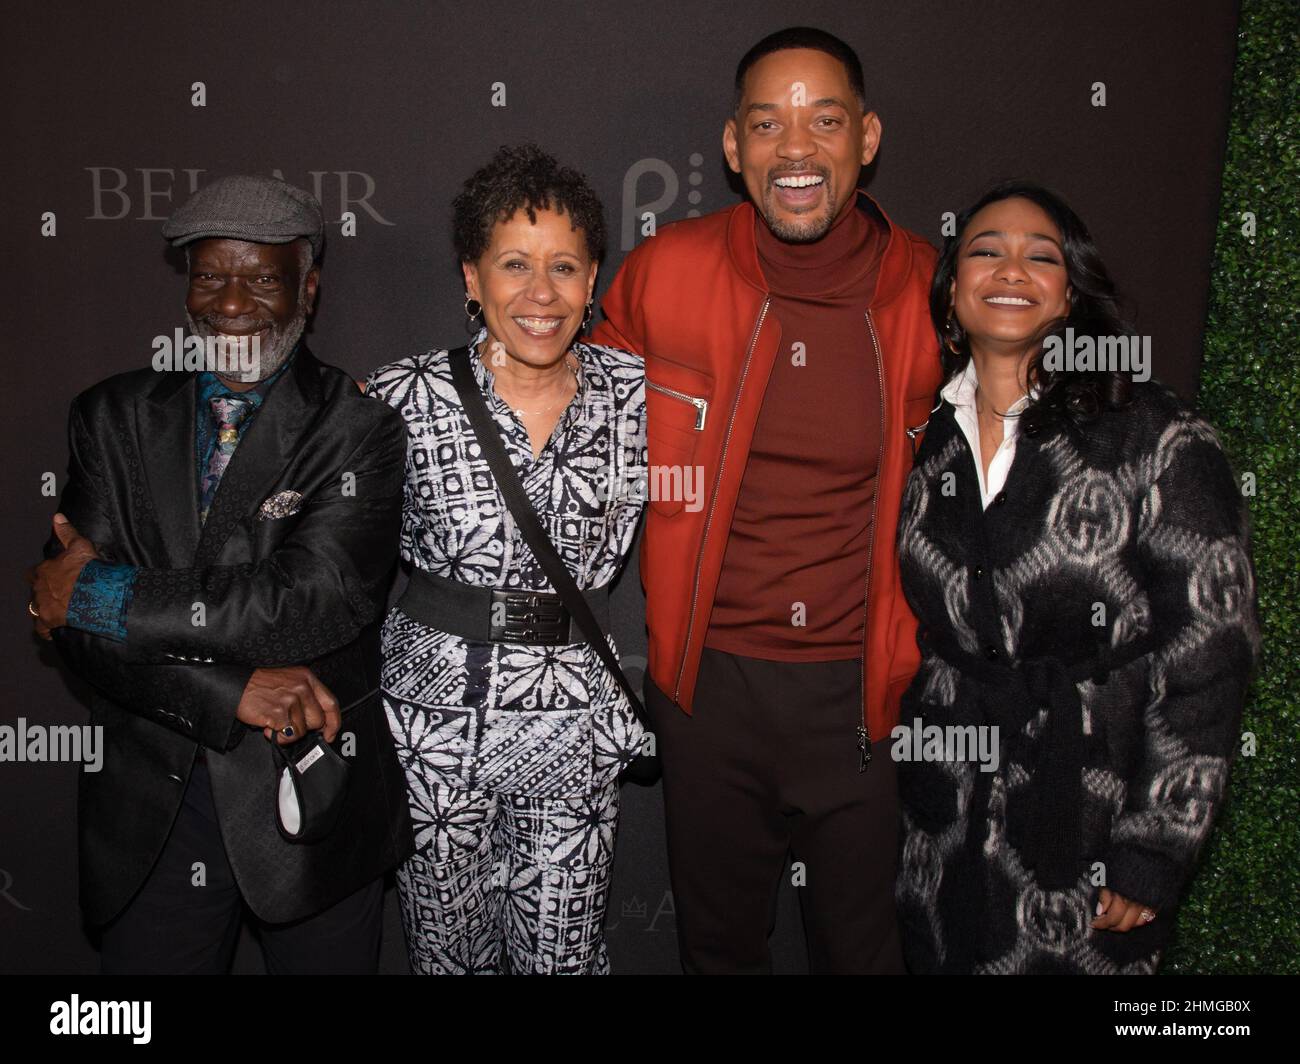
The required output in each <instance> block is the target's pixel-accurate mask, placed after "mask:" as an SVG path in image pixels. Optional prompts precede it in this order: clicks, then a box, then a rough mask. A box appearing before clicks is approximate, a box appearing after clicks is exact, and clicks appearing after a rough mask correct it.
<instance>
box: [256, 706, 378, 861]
mask: <svg viewBox="0 0 1300 1064" xmlns="http://www.w3.org/2000/svg"><path fill="white" fill-rule="evenodd" d="M378 693H379V688H378V687H376V688H373V689H372V690H370V691H367V692H366V693H365V694H364V695H362V696H361V697H360V698H358V699H355V700H354V701H352V702H349V703H348V704H347V705H346V706H344V707H343V708H342V709H341V710H340V711H339V712H340V713H341V714H346V713H347V712H348V710H350V709H354V708H355V707H357V706H359V705H360V704H361V703H362V702H364V701H366V700H367V699H368V698H371V697H372V696H374V695H376V694H378ZM271 766H272V768H273V770H274V772H275V776H276V789H275V826H276V828H277V829H278V830H279V832H280V836H281V837H282V838H283V839H284V840H285V841H286V842H317V841H319V840H320V839H323V838H324V837H325V836H326V835H328V834H329V833H330V832H331V831H333V830H334V825H335V824H337V823H338V819H339V814H340V813H342V812H343V804H344V801H345V799H346V798H347V794H348V763H347V762H346V761H344V760H343V758H342V757H340V756H339V754H338V752H337V751H335V749H334V748H333V747H332V746H330V744H329V743H327V742H326V741H325V736H324V735H322V734H321V733H320V732H318V731H315V732H310V733H308V734H307V735H306V736H304V737H303V738H301V739H299V740H298V741H297V742H296V743H285V744H284V745H283V746H281V745H280V744H279V743H277V742H276V741H275V739H274V737H272V739H271Z"/></svg>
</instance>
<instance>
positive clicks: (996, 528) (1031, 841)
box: [895, 184, 1258, 973]
mask: <svg viewBox="0 0 1300 1064" xmlns="http://www.w3.org/2000/svg"><path fill="white" fill-rule="evenodd" d="M931 310H932V314H933V317H934V322H935V327H936V329H937V330H938V331H939V334H940V338H941V341H942V343H943V345H944V353H943V360H944V369H945V381H946V383H945V385H944V386H943V388H942V390H941V393H940V395H941V398H940V401H939V404H938V406H936V408H935V410H934V412H933V413H932V414H931V416H930V419H929V421H928V423H927V425H926V426H925V427H924V429H925V431H924V438H923V443H922V444H921V446H920V448H919V451H918V453H917V455H916V461H915V466H914V468H913V471H912V473H911V476H910V478H909V480H908V485H907V489H906V493H905V495H904V499H903V512H902V517H901V520H900V524H899V534H898V548H899V553H900V559H901V566H902V576H903V581H904V587H905V590H906V594H907V597H908V601H909V603H910V604H911V606H912V608H913V610H914V611H915V612H916V614H917V617H918V618H919V620H920V624H921V628H920V631H919V633H918V642H919V644H920V647H921V652H922V664H921V668H920V671H919V672H918V673H917V676H916V679H915V680H914V682H913V683H912V685H911V686H910V688H909V689H908V692H907V694H906V696H905V698H904V700H903V704H902V707H903V709H902V716H901V720H902V724H900V726H899V729H898V730H897V732H896V739H897V742H896V746H895V756H896V758H897V759H898V760H899V761H900V762H901V763H900V766H899V769H900V777H899V788H900V794H901V799H902V802H901V804H902V809H903V832H902V843H901V846H902V857H901V862H900V873H899V880H898V890H897V898H898V904H899V914H900V921H901V926H902V929H903V936H904V950H905V953H906V955H907V959H908V964H909V967H910V968H911V970H912V971H913V972H976V973H1025V972H1075V973H1121V972H1129V973H1149V972H1152V971H1154V970H1155V967H1156V965H1157V963H1158V961H1159V957H1160V952H1161V950H1162V948H1163V946H1164V944H1165V942H1166V940H1167V936H1168V932H1169V930H1170V925H1171V923H1172V917H1173V913H1174V908H1175V906H1176V904H1177V902H1178V899H1179V896H1180V893H1181V891H1182V890H1183V888H1184V886H1185V884H1186V882H1187V880H1188V878H1189V875H1190V873H1191V870H1192V865H1193V861H1194V859H1195V857H1196V854H1197V852H1198V850H1199V849H1200V847H1201V845H1202V844H1203V843H1204V841H1205V838H1206V836H1207V835H1208V834H1209V831H1210V826H1211V823H1212V821H1213V818H1214V815H1215V813H1216V811H1217V809H1218V807H1219V804H1220V802H1221V800H1222V798H1223V793H1224V787H1225V784H1226V782H1227V777H1228V766H1229V761H1230V758H1231V755H1232V753H1233V751H1234V747H1235V744H1236V742H1237V734H1238V724H1239V721H1240V714H1241V709H1242V702H1243V698H1244V693H1245V689H1246V684H1247V680H1248V676H1249V673H1250V671H1251V668H1252V666H1253V662H1254V658H1255V656H1256V654H1257V652H1258V628H1257V622H1256V616H1255V587H1254V575H1253V571H1252V566H1251V561H1250V549H1249V537H1248V531H1247V513H1246V509H1245V505H1244V503H1243V499H1242V493H1241V491H1240V490H1239V487H1238V484H1237V482H1236V481H1235V479H1234V477H1233V474H1232V472H1231V470H1230V469H1229V466H1228V462H1227V461H1226V459H1225V457H1224V455H1223V452H1222V450H1221V448H1220V445H1219V443H1218V440H1217V439H1216V437H1215V434H1214V432H1213V430H1212V429H1211V428H1210V426H1209V425H1208V424H1206V422H1205V421H1203V420H1201V419H1200V418H1199V417H1197V416H1196V415H1194V414H1193V413H1191V412H1190V411H1189V410H1187V409H1186V408H1185V407H1184V405H1183V404H1182V403H1181V402H1180V401H1179V400H1178V399H1177V398H1176V397H1175V396H1174V395H1173V394H1172V393H1171V392H1169V391H1168V390H1167V389H1166V388H1164V387H1163V386H1161V385H1159V384H1157V383H1155V382H1154V381H1151V380H1150V379H1149V376H1150V372H1149V365H1148V364H1147V360H1146V358H1145V357H1144V356H1145V354H1149V347H1147V348H1145V349H1144V348H1143V346H1142V345H1141V344H1140V343H1139V340H1138V338H1137V337H1132V336H1130V335H1129V330H1127V329H1126V328H1125V327H1124V326H1123V325H1122V324H1121V322H1120V319H1119V315H1118V312H1117V310H1116V302H1115V292H1114V287H1113V285H1112V283H1111V281H1110V278H1109V276H1108V274H1107V272H1106V269H1105V266H1104V265H1103V263H1102V262H1101V259H1100V257H1099V256H1098V253H1097V250H1096V247H1095V246H1094V244H1093V242H1092V240H1091V238H1090V237H1089V235H1088V232H1087V230H1086V228H1085V227H1084V226H1083V224H1082V222H1081V221H1080V220H1079V219H1078V217H1077V216H1076V215H1075V214H1074V212H1073V211H1071V210H1070V208H1069V207H1068V206H1066V205H1065V204H1064V203H1063V202H1061V200H1060V199H1059V198H1057V197H1056V196H1055V195H1053V194H1052V193H1050V192H1048V191H1046V190H1044V189H1042V188H1039V187H1038V186H1034V185H1026V184H1017V185H1004V186H1001V187H999V188H996V189H994V190H992V191H991V192H989V193H987V194H986V195H985V196H984V197H982V198H981V199H980V200H979V201H978V202H977V203H976V204H975V205H974V206H972V207H971V208H969V209H968V210H966V211H963V212H962V214H961V215H960V216H959V217H958V224H957V233H956V235H954V236H953V237H951V238H950V239H949V240H948V242H947V245H946V246H945V248H944V252H943V255H942V256H941V258H940V261H939V263H938V265H937V267H936V274H935V279H934V284H933V288H932V291H931ZM1107 338H1111V339H1107ZM1098 341H1104V342H1100V343H1099V342H1098ZM912 433H913V435H914V436H916V435H919V433H918V432H917V430H916V429H915V428H914V429H913V430H912ZM976 751H978V755H976Z"/></svg>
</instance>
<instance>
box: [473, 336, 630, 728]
mask: <svg viewBox="0 0 1300 1064" xmlns="http://www.w3.org/2000/svg"><path fill="white" fill-rule="evenodd" d="M448 357H449V359H450V362H451V379H452V382H453V383H454V384H455V385H456V394H457V395H458V396H460V403H461V407H462V408H463V409H464V411H465V414H466V416H468V417H469V423H470V425H472V426H473V428H474V435H475V436H476V437H477V439H478V445H479V447H480V448H481V449H482V451H483V457H484V458H486V459H487V464H488V466H489V468H491V470H492V475H493V476H494V477H495V478H496V482H497V487H499V488H500V489H501V494H502V495H503V496H505V500H506V506H507V507H508V508H509V510H510V513H511V514H513V515H514V519H515V523H516V524H517V525H518V526H519V531H520V532H521V533H523V537H524V541H525V542H526V543H527V544H528V546H529V547H530V548H531V549H532V552H533V557H534V558H536V559H537V564H538V565H540V566H541V567H542V571H543V572H544V573H545V574H546V578H547V579H548V580H550V582H551V586H552V587H553V588H555V590H556V593H557V594H558V595H559V596H560V600H561V601H562V602H563V603H564V605H565V607H566V608H567V609H568V611H569V613H570V614H571V615H572V616H573V619H574V620H575V621H577V622H578V627H579V628H580V629H582V634H583V635H584V636H585V637H586V639H587V642H588V643H590V644H591V647H592V649H593V650H595V652H596V653H597V654H598V655H600V660H601V661H602V662H604V663H605V668H607V669H609V671H610V674H611V675H612V676H613V677H614V679H616V680H617V681H618V685H619V687H621V688H622V689H623V693H624V694H625V695H627V698H628V701H629V702H631V703H632V711H633V712H634V713H635V714H636V716H637V719H638V720H639V721H640V722H641V724H642V726H644V727H645V728H646V729H647V730H649V728H650V725H649V723H648V721H647V720H646V714H645V707H644V706H643V705H642V704H641V699H640V697H638V695H637V693H636V692H635V691H634V690H633V689H632V684H631V683H630V682H628V678H627V676H626V675H625V674H624V672H623V670H622V668H620V667H619V664H618V660H617V659H616V658H615V657H614V652H613V651H612V650H610V648H609V643H607V642H606V641H605V633H604V632H602V631H601V628H600V622H599V621H597V620H596V618H595V615H594V614H593V613H592V612H591V607H590V606H588V605H587V600H586V599H585V598H583V597H582V592H581V591H580V590H579V589H578V585H577V583H576V582H575V581H574V579H573V576H572V574H571V573H570V572H569V569H568V566H566V565H565V564H564V562H563V561H562V560H561V558H560V556H559V554H557V553H556V551H555V546H554V544H552V543H551V539H550V537H549V536H548V535H547V534H546V530H545V529H544V528H542V523H541V522H540V521H539V520H538V519H537V514H536V512H535V511H534V510H533V507H532V504H531V503H530V502H529V501H528V495H527V494H526V493H525V492H524V486H523V484H522V483H520V480H519V474H518V473H516V472H515V467H514V466H513V465H511V464H510V456H509V455H507V454H506V449H505V445H504V444H503V443H502V442H501V435H500V433H499V432H498V431H497V426H496V423H495V422H494V421H493V420H492V415H491V414H490V413H488V408H487V403H485V402H484V401H483V393H482V392H481V391H479V387H478V382H477V381H475V380H474V371H473V370H472V369H471V368H470V363H469V360H470V353H469V348H468V347H458V348H456V349H455V350H454V351H451V352H450V353H449V356H448Z"/></svg>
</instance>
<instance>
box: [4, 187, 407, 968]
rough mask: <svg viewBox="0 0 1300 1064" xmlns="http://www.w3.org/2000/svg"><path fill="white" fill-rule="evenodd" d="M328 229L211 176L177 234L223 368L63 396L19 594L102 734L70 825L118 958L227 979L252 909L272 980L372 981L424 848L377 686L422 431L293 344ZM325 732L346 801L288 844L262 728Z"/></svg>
mask: <svg viewBox="0 0 1300 1064" xmlns="http://www.w3.org/2000/svg"><path fill="white" fill-rule="evenodd" d="M323 228H324V222H323V218H322V215H321V211H320V206H319V204H317V202H316V201H315V199H313V198H312V197H311V196H309V195H308V194H307V193H305V192H302V191H301V190H299V189H296V188H294V187H292V186H290V185H287V184H285V183H284V182H282V181H275V180H272V179H270V178H261V177H230V178H223V179H221V180H219V181H216V182H213V183H212V184H210V185H208V186H207V187H205V188H204V189H203V190H201V191H200V192H198V193H197V194H196V195H195V196H193V197H192V198H191V199H190V200H189V201H188V202H187V203H186V204H184V205H183V206H182V207H180V208H178V209H177V211H176V212H175V213H174V214H173V215H172V217H171V218H170V219H169V220H168V223H167V225H166V226H165V227H164V230H163V232H164V235H166V236H168V237H170V238H171V240H172V243H173V244H174V245H178V246H185V247H186V251H187V257H188V262H189V294H188V298H187V300H186V310H187V313H188V317H189V320H190V325H191V328H192V332H193V334H194V336H195V337H196V338H197V339H195V340H192V341H190V344H191V345H192V347H193V348H194V349H195V350H197V351H198V355H199V357H200V358H202V357H206V358H208V359H213V358H214V356H215V361H212V362H211V363H210V364H208V365H207V368H198V367H195V366H193V364H192V363H193V358H191V359H190V360H189V363H188V364H191V368H190V369H188V370H186V369H183V368H181V367H182V366H184V365H186V364H187V361H186V360H184V359H180V358H177V359H168V358H158V357H155V360H154V366H153V368H150V369H141V370H135V371H131V372H127V373H121V374H118V375H116V376H113V377H109V378H108V379H107V380H104V381H101V382H100V383H99V384H96V385H95V386H93V387H92V388H90V389H88V390H87V391H85V392H84V393H82V394H81V395H79V396H78V397H77V398H76V399H75V400H74V401H73V404H72V410H71V414H70V417H69V429H68V436H69V449H70V454H71V458H70V468H69V479H68V481H67V483H66V485H65V487H64V490H63V495H62V498H61V500H60V508H59V509H60V512H59V514H57V515H56V516H55V518H54V534H53V535H52V536H51V538H50V541H49V543H47V545H46V549H45V556H46V559H47V560H46V561H44V562H42V563H41V564H40V565H38V566H36V567H35V568H33V569H32V570H30V571H29V573H28V579H29V582H30V583H31V584H32V591H33V594H32V601H31V603H30V605H29V607H28V610H29V612H30V613H31V614H32V616H33V618H34V623H35V626H36V630H37V634H39V635H41V636H43V637H44V638H47V639H49V638H53V639H54V641H55V643H56V644H57V646H58V648H59V650H60V651H61V653H62V655H63V657H64V659H65V661H66V662H67V663H68V665H69V666H70V667H71V668H72V670H73V671H74V672H76V673H77V674H79V675H80V676H82V677H83V678H84V679H86V680H87V681H89V682H90V684H91V685H93V687H94V688H95V692H94V696H93V699H92V703H91V716H92V723H94V724H97V725H103V727H104V739H105V747H106V750H105V757H104V768H103V770H102V771H101V772H98V773H82V774H81V775H80V776H79V779H80V781H81V793H80V800H79V837H80V855H81V902H82V907H83V909H84V911H85V913H86V916H87V919H88V920H89V922H90V923H92V924H94V925H97V926H99V927H101V928H102V931H101V949H102V963H103V968H104V971H106V972H181V971H184V972H224V971H226V970H228V968H229V964H230V959H231V956H232V954H233V951H234V946H235V943H236V941H237V939H238V933H239V928H240V924H241V915H242V912H243V909H244V907H245V906H246V907H247V908H248V909H249V910H251V912H252V914H253V915H254V916H255V917H256V918H257V924H258V928H259V933H260V938H261V942H262V947H263V952H264V956H265V959H266V962H267V967H268V970H269V971H271V972H309V971H331V972H339V971H345V972H373V971H374V970H375V968H376V966H377V963H378V952H379V935H380V926H381V909H382V876H383V874H384V872H385V871H386V870H388V869H390V868H392V867H393V866H395V865H396V864H398V863H399V862H400V861H402V860H403V859H404V858H405V857H406V856H407V855H408V854H409V852H410V851H411V849H412V835H411V825H410V820H409V814H408V812H407V802H406V797H405V791H404V783H403V780H402V775H401V770H400V768H399V766H398V763H397V758H396V755H395V753H394V749H393V744H392V739H391V737H390V735H389V731H388V727H387V723H386V721H385V719H384V716H383V710H382V708H381V706H380V703H379V700H378V695H377V692H376V688H377V686H378V675H379V644H378V629H379V626H380V624H381V623H382V618H383V613H384V606H385V600H386V589H387V585H388V580H389V577H390V576H391V573H392V566H393V564H394V562H395V560H396V555H397V544H398V535H399V529H400V520H401V507H402V484H403V479H404V464H405V454H406V431H405V427H404V424H403V422H402V419H401V418H400V417H399V416H398V414H397V412H396V411H394V410H393V409H392V408H391V407H389V406H386V405H385V404H383V403H375V402H371V401H369V400H367V399H365V398H363V397H362V395H361V394H360V392H359V391H358V389H357V386H356V384H355V383H354V382H353V380H352V379H351V378H350V377H349V376H348V375H347V374H345V373H344V372H342V371H341V370H339V369H336V368H334V367H332V366H327V365H325V364H323V363H321V362H319V361H317V360H316V359H315V358H314V357H313V356H312V354H311V353H310V352H309V351H308V350H307V347H306V345H305V344H304V343H303V342H302V340H301V336H302V332H303V329H304V326H305V323H306V319H307V315H308V314H309V313H310V312H311V310H312V307H313V304H314V302H315V296H316V286H317V281H318V278H319V270H318V268H317V267H316V265H315V264H314V263H315V260H316V258H317V257H318V256H319V252H320V246H321V241H322V234H323ZM205 345H206V346H205ZM191 353H193V352H191ZM173 354H178V355H179V354H180V352H173ZM169 367H170V368H169ZM313 731H320V732H321V734H322V735H323V737H324V739H325V740H326V741H327V742H329V743H330V744H331V749H332V750H334V751H335V752H336V753H337V754H339V755H341V756H342V759H343V762H344V763H345V764H347V765H348V766H349V769H348V772H347V777H348V782H347V789H346V797H345V798H344V800H343V806H342V811H341V813H340V814H339V816H338V820H337V821H336V822H335V823H334V826H333V828H332V829H331V830H329V831H328V832H327V833H326V834H324V837H323V838H319V839H318V840H317V841H312V842H305V841H290V840H289V839H288V838H286V837H284V835H283V834H282V832H281V831H280V829H279V828H278V827H277V825H276V822H275V820H276V809H277V801H278V800H279V787H278V779H279V773H278V772H277V769H276V767H275V765H274V764H273V762H272V753H273V751H272V750H271V748H270V743H271V742H275V743H277V744H291V743H296V742H299V741H301V740H303V739H304V738H311V736H310V733H311V732H313ZM299 749H300V748H299ZM317 756H318V757H319V756H328V757H329V759H330V760H331V761H332V760H333V756H332V755H326V754H325V753H324V752H321V753H319V754H317ZM319 776H320V774H319V773H318V776H317V777H316V778H319ZM306 777H307V773H306V772H304V774H303V778H304V779H306ZM290 827H292V824H291V825H290ZM290 833H291V834H292V832H290Z"/></svg>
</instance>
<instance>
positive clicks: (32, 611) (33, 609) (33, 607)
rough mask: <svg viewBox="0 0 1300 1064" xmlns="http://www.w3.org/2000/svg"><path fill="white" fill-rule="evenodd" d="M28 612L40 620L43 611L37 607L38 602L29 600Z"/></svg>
mask: <svg viewBox="0 0 1300 1064" xmlns="http://www.w3.org/2000/svg"><path fill="white" fill-rule="evenodd" d="M27 612H28V613H30V614H31V615H32V616H33V617H35V618H36V619H37V620H40V616H41V611H40V610H38V609H37V608H36V603H34V602H30V601H29V602H28V603H27Z"/></svg>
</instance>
